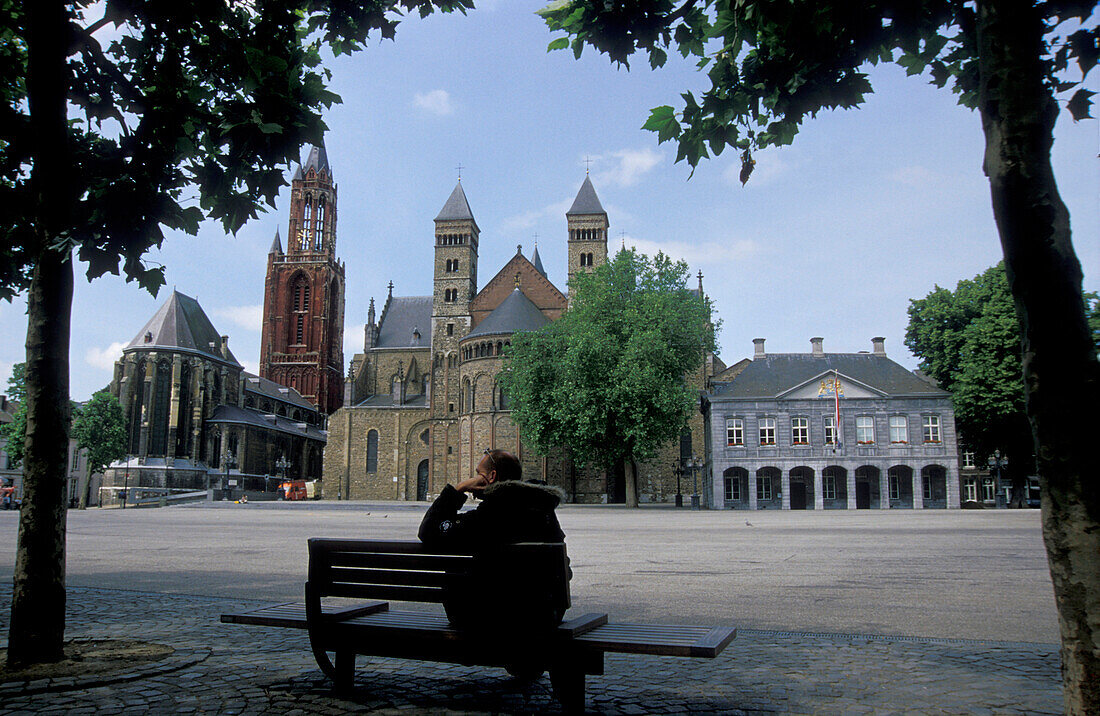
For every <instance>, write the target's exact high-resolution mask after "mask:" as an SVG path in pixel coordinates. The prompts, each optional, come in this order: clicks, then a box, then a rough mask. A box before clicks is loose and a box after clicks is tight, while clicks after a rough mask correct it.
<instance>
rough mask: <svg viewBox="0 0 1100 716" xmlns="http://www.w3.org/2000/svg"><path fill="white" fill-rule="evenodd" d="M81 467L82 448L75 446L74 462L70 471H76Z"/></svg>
mask: <svg viewBox="0 0 1100 716" xmlns="http://www.w3.org/2000/svg"><path fill="white" fill-rule="evenodd" d="M79 469H80V448H78V447H76V446H75V445H74V446H73V464H72V467H70V468H69V471H70V472H76V471H77V470H79Z"/></svg>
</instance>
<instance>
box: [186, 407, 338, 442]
mask: <svg viewBox="0 0 1100 716" xmlns="http://www.w3.org/2000/svg"><path fill="white" fill-rule="evenodd" d="M272 420H274V422H272ZM207 422H208V423H239V424H242V425H251V426H253V427H257V428H264V429H265V430H275V431H277V432H280V433H289V434H290V435H297V436H299V437H305V438H310V439H311V440H321V441H327V439H328V437H327V435H325V433H323V432H322V431H321V430H319V429H318V428H316V427H314V426H312V425H305V423H301V422H299V421H297V420H291V419H290V418H284V417H283V416H281V415H270V414H267V413H260V412H258V411H255V410H249V409H248V408H241V407H238V406H236V405H219V406H218V407H217V408H215V409H214V414H213V415H212V416H211V417H210V419H209V420H207ZM303 425H305V427H302V426H303Z"/></svg>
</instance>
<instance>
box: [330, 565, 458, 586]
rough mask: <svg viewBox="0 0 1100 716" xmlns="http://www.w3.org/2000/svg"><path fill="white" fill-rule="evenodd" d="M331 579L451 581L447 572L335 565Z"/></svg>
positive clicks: (437, 583) (395, 582) (414, 583)
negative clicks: (357, 567) (354, 567)
mask: <svg viewBox="0 0 1100 716" xmlns="http://www.w3.org/2000/svg"><path fill="white" fill-rule="evenodd" d="M328 577H329V580H330V581H332V582H343V583H345V584H389V585H401V586H414V587H445V586H447V584H448V583H449V582H450V581H451V578H449V577H448V576H447V574H446V573H445V572H424V571H419V570H407V569H401V570H397V569H350V568H347V567H333V568H332V569H330V570H329V571H328Z"/></svg>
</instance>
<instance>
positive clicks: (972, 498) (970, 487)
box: [924, 477, 978, 502]
mask: <svg viewBox="0 0 1100 716" xmlns="http://www.w3.org/2000/svg"><path fill="white" fill-rule="evenodd" d="M924 484H926V485H927V484H928V483H927V482H925V483H924ZM963 487H965V488H966V501H967V502H977V501H978V479H977V478H974V477H968V478H966V481H965V482H964V483H963Z"/></svg>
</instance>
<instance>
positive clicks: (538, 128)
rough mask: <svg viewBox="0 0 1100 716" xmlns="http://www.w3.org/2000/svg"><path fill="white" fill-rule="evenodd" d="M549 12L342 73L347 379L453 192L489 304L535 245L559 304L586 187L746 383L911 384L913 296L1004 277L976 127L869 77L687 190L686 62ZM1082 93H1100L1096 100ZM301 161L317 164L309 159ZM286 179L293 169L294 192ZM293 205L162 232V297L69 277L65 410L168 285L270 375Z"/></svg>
mask: <svg viewBox="0 0 1100 716" xmlns="http://www.w3.org/2000/svg"><path fill="white" fill-rule="evenodd" d="M544 4H545V0H534V1H530V0H507V2H505V0H488V1H487V0H481V2H479V3H478V5H479V6H480V7H479V8H478V9H477V10H476V11H473V12H471V13H469V14H468V15H467V16H462V15H460V14H455V15H445V16H444V15H436V16H433V17H431V18H428V19H426V20H421V19H419V18H415V17H414V18H409V19H407V20H406V21H404V22H402V23H401V25H400V26H399V27H398V30H397V38H396V41H394V42H390V41H386V42H380V41H378V40H375V41H374V42H372V43H371V45H370V46H368V48H367V49H366V50H365V51H363V52H360V53H358V54H356V55H354V56H352V57H350V58H348V57H342V58H340V59H336V60H334V59H332V58H329V61H328V62H326V66H328V67H329V68H330V69H331V70H332V72H333V78H332V89H333V90H334V91H335V92H336V93H338V94H339V95H341V97H342V98H343V103H342V104H339V105H335V106H333V107H332V109H331V110H329V111H328V112H327V113H326V115H325V122H326V124H327V125H328V127H329V131H328V133H327V135H326V140H325V142H326V146H327V150H328V156H329V161H330V164H331V166H332V170H333V173H334V176H335V180H336V183H337V185H338V192H339V194H338V209H337V211H338V225H337V254H338V256H339V257H340V258H341V259H342V260H343V261H344V262H345V264H346V276H347V293H346V305H345V319H346V323H345V327H344V328H345V332H344V335H345V341H344V358H345V362H347V361H350V359H351V357H352V355H353V354H354V353H357V352H362V350H363V324H364V323H365V321H366V317H367V307H368V304H369V301H370V299H371V298H372V297H373V298H374V299H375V301H376V304H377V306H378V309H379V311H380V310H381V307H382V305H383V303H384V302H385V298H386V294H387V284H388V283H389V282H390V281H392V282H393V284H394V289H393V290H394V295H396V296H422V295H429V294H431V292H432V251H433V223H432V220H433V219H434V218H435V216H436V215H437V214H438V213H439V210H440V209H441V208H442V206H443V204H444V203H445V202H446V200H447V197H448V196H449V195H450V193H451V191H452V189H453V188H454V185H455V183H456V181H457V180H458V178H459V169H458V167H460V166H461V167H462V168H461V178H462V185H463V188H464V190H465V192H466V196H467V198H468V200H469V203H470V207H471V209H472V211H473V213H474V217H475V218H476V220H477V223H478V225H479V227H480V228H481V232H482V233H481V242H480V250H479V267H478V268H479V275H478V284H479V287H481V286H484V285H485V284H486V283H488V281H489V280H490V279H491V278H492V277H493V276H494V275H496V273H497V271H498V270H499V269H500V268H502V267H503V265H504V264H505V263H506V262H507V261H508V260H509V259H510V258H511V256H512V255H514V253H515V251H516V247H517V245H522V247H523V249H522V250H523V253H524V255H526V256H530V254H531V250H532V249H533V248H534V245H535V242H536V240H537V242H538V249H539V254H540V256H541V257H542V262H543V265H544V266H545V268H546V270H547V272H548V274H549V278H550V280H551V281H552V282H553V283H554V284H555V285H557V286H558V287H559V288H560V289H562V290H563V291H564V290H565V283H566V266H565V257H566V238H567V234H566V220H565V211H566V210H567V209H568V208H569V205H570V204H571V203H572V200H573V198H574V196H575V195H576V193H577V190H578V189H579V188H580V185H581V183H582V182H583V181H584V177H585V171H586V167H590V169H589V171H590V172H591V177H592V182H593V184H594V186H595V188H596V192H597V194H598V195H599V198H600V200H601V202H602V204H603V206H604V208H605V209H606V210H607V213H608V218H609V221H610V232H609V233H610V236H611V241H610V242H609V249H611V250H612V251H613V250H615V249H617V248H618V247H619V246H620V245H623V244H625V245H627V246H633V247H636V248H637V249H638V250H640V251H642V252H643V253H646V254H650V255H652V254H654V253H656V252H657V251H664V252H665V253H666V254H669V255H670V256H672V257H673V258H678V259H683V260H685V261H687V262H688V264H689V265H690V267H691V274H692V280H691V285H692V286H694V285H695V282H696V280H697V279H696V278H695V275H696V273H697V272H699V271H702V273H703V288H704V290H705V291H706V293H707V294H708V295H709V296H710V297H711V298H712V299H713V301H714V305H715V309H716V314H717V316H718V317H719V318H721V320H722V325H721V330H720V332H719V335H718V343H719V355H720V357H721V358H722V359H723V360H724V361H725V362H726V363H727V364H732V363H734V362H736V361H737V360H740V359H742V358H746V357H751V356H752V354H753V344H752V340H753V339H754V338H764V339H766V344H765V348H766V350H767V352H769V353H793V352H809V350H810V338H811V337H813V336H822V337H824V339H825V340H824V347H825V350H826V352H856V351H861V350H867V351H869V350H871V338H872V337H874V336H884V337H885V338H886V351H887V354H888V355H889V356H890V357H892V358H893V359H894V360H896V361H898V362H899V363H901V364H902V365H904V366H906V367H907V368H916V367H917V361H916V359H915V358H914V357H913V356H912V355H910V353H909V352H908V351H907V349H906V348H905V345H904V338H905V328H906V325H907V323H908V316H907V313H906V310H907V308H908V306H909V301H910V299H914V298H921V297H923V296H925V295H927V294H928V293H929V292H930V291H931V290H933V288H934V287H935V286H936V285H939V286H944V287H948V288H953V287H954V286H955V285H956V283H957V282H958V281H959V280H961V279H966V278H972V277H973V276H975V275H976V274H978V273H981V272H982V271H984V270H985V269H986V268H988V267H989V266H991V265H993V264H995V263H996V262H997V261H998V260H1000V258H1001V253H1000V245H999V243H998V238H997V232H996V227H995V224H994V221H993V214H992V209H991V208H990V199H989V186H988V182H987V181H986V178H985V176H984V175H983V174H982V169H981V165H982V153H983V148H984V146H983V145H984V141H983V136H982V131H981V122H980V119H979V117H978V115H977V114H976V113H973V112H971V111H969V110H967V109H965V108H962V107H959V106H958V105H957V104H956V102H955V98H954V95H952V94H951V93H950V92H948V91H946V90H939V89H936V88H934V87H932V86H930V85H928V84H927V80H926V78H920V77H906V76H905V74H904V72H903V71H902V70H901V69H899V68H897V67H894V66H881V67H878V68H874V69H873V70H872V71H871V81H872V83H873V85H874V87H875V90H876V91H875V94H874V95H871V96H870V97H869V98H868V101H867V102H866V104H865V105H864V106H863V107H862V108H861V109H858V110H852V111H838V112H823V113H822V114H820V115H818V117H817V118H816V119H814V120H810V121H808V122H807V123H806V124H805V125H804V126H803V128H802V131H801V132H800V133H799V135H798V136H797V137H796V139H795V142H794V144H793V145H792V146H790V147H784V148H781V149H771V150H767V151H764V152H761V153H759V154H758V155H757V156H756V159H757V165H756V171H755V173H754V174H753V176H752V178H751V179H750V181H749V182H748V184H747V185H746V186H744V187H742V186H741V185H740V182H739V181H738V179H737V175H738V172H739V170H740V163H739V161H738V157H737V156H736V154H735V153H733V152H726V153H725V154H723V155H722V156H720V157H718V158H715V159H711V160H709V161H707V160H704V162H703V163H702V164H700V166H699V168H698V169H697V170H696V171H695V174H694V176H690V178H689V175H690V174H691V171H690V167H688V166H687V165H686V164H685V163H682V162H681V163H679V164H677V163H674V159H675V156H676V149H675V146H674V145H672V144H663V145H659V144H658V143H657V138H656V135H655V134H653V133H651V132H648V131H645V130H642V129H641V126H642V124H643V123H644V122H645V120H646V118H647V117H648V115H649V110H650V109H651V108H653V107H656V106H659V105H664V104H671V105H673V106H676V107H678V106H679V104H680V99H679V95H680V93H681V92H683V91H685V90H688V89H693V90H697V91H699V90H702V89H704V88H705V87H706V77H705V76H704V75H702V74H701V73H699V72H696V71H695V68H694V63H692V62H688V61H681V62H677V61H676V60H677V59H678V58H677V57H676V56H672V57H670V62H669V65H668V66H667V67H666V68H663V69H661V70H658V71H651V70H650V69H649V67H648V63H647V62H645V60H644V59H643V58H639V60H638V62H637V63H636V66H635V67H633V68H632V69H630V70H627V69H625V68H616V67H614V66H612V65H611V63H610V62H609V61H608V60H607V58H606V56H603V55H598V54H597V53H595V52H593V51H591V50H590V49H589V50H586V51H585V53H584V54H583V55H582V57H581V59H580V60H579V61H577V60H574V58H573V54H572V52H569V51H557V52H550V53H548V52H547V51H546V47H547V45H548V44H549V42H550V41H551V40H552V39H553V37H554V35H552V34H551V33H550V32H549V31H548V30H547V29H546V27H545V25H544V24H543V23H542V21H541V20H540V19H539V18H538V17H537V16H536V15H535V14H534V12H535V10H537V9H539V8H540V7H542V6H543V5H544ZM1096 84H1097V82H1096V81H1095V78H1092V79H1090V85H1092V86H1091V89H1093V90H1097V89H1100V88H1098V87H1096V86H1095V85H1096ZM1098 153H1100V126H1098V122H1097V121H1096V120H1086V121H1082V122H1079V123H1074V122H1073V121H1072V120H1071V118H1070V117H1069V115H1068V113H1066V112H1063V113H1062V115H1061V117H1060V118H1059V120H1058V124H1057V126H1056V129H1055V145H1054V152H1053V162H1054V170H1055V175H1056V178H1057V181H1058V186H1059V190H1060V191H1061V194H1062V198H1063V200H1064V201H1065V202H1066V204H1067V205H1068V206H1069V210H1070V215H1071V219H1072V230H1073V235H1074V244H1075V247H1076V250H1077V254H1078V257H1079V258H1080V260H1081V263H1082V266H1083V268H1084V272H1085V283H1084V286H1085V288H1086V289H1087V290H1097V289H1100V202H1098V197H1100V160H1098V158H1097V156H1098ZM306 154H308V147H307V148H303V158H304V156H305V155H306ZM292 172H293V169H289V170H288V172H287V179H288V180H289V178H290V176H291V174H292ZM289 196H290V189H289V186H288V187H286V188H284V190H283V192H282V194H281V195H280V197H279V202H278V206H277V207H276V208H275V209H272V210H270V211H269V212H268V213H267V214H265V215H262V216H261V217H260V218H259V219H257V220H255V221H253V222H251V223H249V224H248V225H247V226H245V227H244V228H243V229H242V230H241V231H240V232H238V234H237V235H236V236H227V235H226V234H225V233H224V232H223V231H222V230H221V228H220V226H219V225H217V224H215V223H212V222H209V223H206V224H204V225H203V226H202V228H201V230H200V232H199V235H198V236H197V237H191V236H187V235H185V234H182V233H179V234H169V235H168V238H167V240H166V241H165V243H164V245H163V247H162V249H160V250H156V251H153V252H152V253H150V254H149V256H148V260H149V261H151V262H155V263H159V264H163V265H165V266H166V267H167V272H166V277H167V286H166V287H165V288H164V289H162V290H161V292H160V295H159V296H158V297H156V298H154V297H152V296H151V295H149V294H148V293H146V292H144V291H143V290H141V289H140V288H138V287H137V285H136V284H127V283H125V282H124V281H123V280H122V279H120V278H118V277H115V276H106V277H103V278H100V279H97V280H96V281H94V282H91V283H89V282H88V281H87V280H86V279H85V278H84V277H83V271H84V270H85V268H86V267H85V266H83V265H78V267H77V272H78V276H77V286H76V292H75V296H74V302H73V328H72V339H71V359H70V360H71V393H72V397H73V398H74V399H75V400H86V399H88V398H89V397H90V396H91V394H92V393H94V392H95V391H97V390H99V389H101V388H104V387H106V386H107V385H108V384H109V382H110V380H111V374H112V365H113V363H114V361H115V360H116V359H117V358H119V357H120V356H121V353H122V348H123V347H124V346H125V345H126V344H127V343H129V342H130V341H131V340H132V339H133V338H134V337H135V336H136V335H137V334H138V333H139V331H140V330H141V328H142V327H143V326H144V324H145V323H146V321H148V319H149V318H151V317H152V315H153V314H154V313H155V312H156V310H157V308H158V307H159V306H160V305H161V304H162V303H163V302H164V301H165V300H167V297H168V295H170V291H171V290H172V289H173V288H175V289H176V290H178V291H180V292H181V293H184V294H186V295H189V296H193V297H196V298H197V299H198V300H199V303H200V304H201V305H202V307H203V308H204V309H205V311H206V313H207V315H208V316H209V317H210V319H211V321H212V322H213V324H214V326H215V327H216V328H217V329H218V331H219V332H220V333H222V334H228V335H229V337H230V338H229V345H230V348H231V350H232V351H233V353H234V355H236V357H237V359H238V360H239V361H240V362H241V363H242V364H243V365H244V366H245V368H246V369H248V370H250V371H252V372H257V370H258V361H259V352H260V322H261V315H262V304H263V288H264V274H265V269H266V259H267V252H268V249H269V248H270V247H271V242H272V239H273V237H274V234H275V231H276V229H277V228H278V229H279V231H280V234H281V235H282V236H283V241H284V247H285V237H286V234H287V223H288V221H289V214H288V209H287V206H288V203H289ZM25 312H26V303H25V301H23V300H18V299H17V300H16V301H14V302H12V303H10V304H9V303H5V302H0V337H2V338H3V340H2V341H0V391H2V390H3V389H4V386H6V384H7V379H8V376H9V375H10V371H11V366H12V365H13V364H14V363H16V362H19V361H22V360H23V353H24V348H23V344H24V339H25V334H26V316H25Z"/></svg>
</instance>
